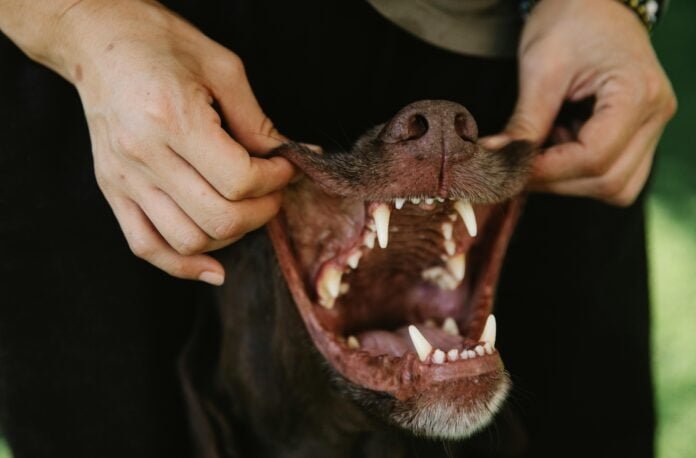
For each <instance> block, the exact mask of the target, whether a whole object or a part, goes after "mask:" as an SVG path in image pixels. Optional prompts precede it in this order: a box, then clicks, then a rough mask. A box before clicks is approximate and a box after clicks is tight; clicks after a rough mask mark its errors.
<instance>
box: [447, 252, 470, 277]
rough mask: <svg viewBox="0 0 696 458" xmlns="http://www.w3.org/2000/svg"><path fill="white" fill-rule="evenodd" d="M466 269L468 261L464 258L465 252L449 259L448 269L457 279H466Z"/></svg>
mask: <svg viewBox="0 0 696 458" xmlns="http://www.w3.org/2000/svg"><path fill="white" fill-rule="evenodd" d="M465 269H466V262H465V258H464V253H459V254H456V255H454V256H452V257H451V258H449V259H447V270H449V271H450V273H451V274H452V275H453V276H454V278H456V279H457V281H462V280H464V272H465Z"/></svg>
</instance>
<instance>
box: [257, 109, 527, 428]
mask: <svg viewBox="0 0 696 458" xmlns="http://www.w3.org/2000/svg"><path fill="white" fill-rule="evenodd" d="M476 136H477V134H476V126H475V123H473V118H471V116H470V115H469V114H468V112H466V110H464V109H463V107H461V106H459V105H456V104H453V103H451V102H442V101H438V102H432V101H426V102H418V103H415V104H412V105H409V106H408V107H406V108H405V109H404V110H402V111H401V112H399V113H398V114H397V115H396V116H395V117H394V118H393V119H392V120H391V121H390V122H389V123H387V124H386V125H384V126H378V127H377V128H375V129H373V130H372V131H370V132H368V133H367V134H365V136H363V138H361V139H360V140H359V141H358V142H356V145H355V146H354V148H353V150H352V151H350V152H343V153H335V154H318V153H315V152H312V151H309V150H307V149H306V148H302V147H300V146H298V145H289V146H288V147H287V148H286V149H285V150H284V151H283V152H282V154H284V155H285V156H286V157H288V158H289V159H290V160H292V161H293V162H295V163H296V164H297V165H298V166H299V167H300V168H302V170H303V171H304V172H305V174H306V175H308V177H309V178H308V179H304V180H302V181H300V182H299V183H296V184H294V185H292V186H291V187H290V188H289V189H288V190H287V191H286V194H285V198H284V204H283V212H282V214H281V216H280V217H279V218H277V219H276V220H274V221H273V222H272V223H271V224H270V225H269V230H270V234H271V239H272V241H273V244H274V247H275V250H276V253H277V255H278V258H279V262H280V266H281V268H282V270H283V273H284V275H285V278H286V280H287V282H288V285H289V287H290V291H291V293H292V295H293V298H294V300H295V302H296V304H297V306H298V309H299V311H300V314H301V315H302V318H303V320H304V322H305V324H306V327H307V329H308V331H309V333H310V335H311V337H312V339H313V341H314V344H315V345H316V347H317V348H318V350H319V351H320V352H321V353H322V355H323V356H324V357H325V358H326V360H327V361H328V362H329V363H330V364H331V366H332V367H333V368H334V369H335V370H336V371H337V372H338V373H340V374H341V375H342V376H343V377H344V378H345V379H347V380H348V381H350V382H352V383H353V384H355V385H358V386H359V387H360V388H363V389H368V390H372V391H376V392H380V393H386V394H388V395H390V396H393V397H394V398H395V399H396V400H398V401H401V402H402V403H407V404H409V403H410V404H409V405H410V406H411V407H410V409H411V410H414V409H415V410H418V409H419V408H420V409H421V410H422V409H424V408H425V407H424V406H426V405H427V406H430V405H434V404H436V403H441V402H443V401H444V402H449V404H448V405H449V407H452V406H454V407H453V408H454V411H474V410H476V409H479V410H481V409H484V410H488V411H489V412H490V411H491V410H494V406H493V404H495V403H498V404H499V403H500V402H501V400H502V398H503V397H504V394H505V391H506V389H507V386H508V382H507V378H506V376H505V375H504V371H503V365H502V361H501V359H500V357H499V354H498V352H497V351H496V348H495V338H496V322H495V318H494V317H493V315H492V314H491V311H492V302H493V296H494V292H495V285H496V281H497V278H498V273H499V271H500V268H501V265H502V261H503V258H504V253H505V248H506V246H507V242H508V240H509V238H510V236H511V234H512V231H513V228H514V225H515V222H516V220H517V216H518V214H519V210H520V207H521V201H522V199H521V197H519V192H520V190H521V188H522V186H523V184H524V177H525V176H526V171H527V165H528V163H529V158H530V157H531V153H530V150H531V148H530V147H528V146H525V145H521V144H517V145H512V146H510V147H508V149H507V150H506V151H501V152H496V153H493V152H489V151H485V150H483V149H482V148H481V147H480V146H479V145H478V144H477V143H476V142H475V140H476ZM375 167H379V170H377V169H376V168H375ZM414 403H417V404H420V407H417V406H415V404H414ZM482 406H483V407H482ZM454 411H453V412H454ZM453 415H455V414H454V413H453ZM489 417H490V415H489ZM470 420H471V419H467V422H468V423H467V425H465V426H462V427H459V428H454V429H452V430H451V431H445V432H442V431H434V430H433V429H432V428H431V429H428V427H424V426H422V427H419V426H418V424H417V423H418V422H419V421H421V420H418V419H417V418H416V417H415V416H414V417H409V418H408V419H405V420H403V421H402V420H401V419H398V418H397V419H396V421H397V422H399V423H400V424H402V426H407V427H411V429H413V430H415V431H416V432H423V433H426V434H434V435H439V436H450V437H452V436H456V435H459V436H461V435H463V434H467V433H469V432H470V431H471V430H472V429H474V428H475V427H478V426H476V425H473V426H472V425H471V424H469V423H472V422H473V420H471V421H470ZM477 421H478V420H477ZM482 421H483V420H482ZM467 428H468V429H467Z"/></svg>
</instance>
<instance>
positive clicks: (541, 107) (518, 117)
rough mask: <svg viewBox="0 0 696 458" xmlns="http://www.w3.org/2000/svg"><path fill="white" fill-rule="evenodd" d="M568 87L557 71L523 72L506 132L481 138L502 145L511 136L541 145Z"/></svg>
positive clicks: (490, 144) (489, 145) (493, 145)
mask: <svg viewBox="0 0 696 458" xmlns="http://www.w3.org/2000/svg"><path fill="white" fill-rule="evenodd" d="M567 91H568V82H567V81H565V80H564V79H563V78H562V77H559V76H558V73H557V72H551V71H547V72H543V70H541V69H539V71H535V70H534V69H532V70H529V71H525V72H523V71H521V72H520V84H519V96H518V98H517V104H516V105H515V110H514V111H513V113H512V116H511V117H510V119H509V121H508V123H507V126H506V127H505V129H504V130H503V132H501V133H499V134H496V135H493V136H490V137H486V138H483V139H481V143H482V144H483V146H485V147H487V148H489V149H499V148H501V147H502V146H503V145H505V144H507V143H509V142H510V141H512V140H528V141H531V142H532V143H533V144H535V145H541V144H542V143H544V141H545V140H546V138H547V137H548V135H549V132H550V131H551V127H552V126H553V122H554V120H555V119H556V116H558V112H559V111H560V109H561V105H562V104H563V101H564V99H565V97H566V94H567Z"/></svg>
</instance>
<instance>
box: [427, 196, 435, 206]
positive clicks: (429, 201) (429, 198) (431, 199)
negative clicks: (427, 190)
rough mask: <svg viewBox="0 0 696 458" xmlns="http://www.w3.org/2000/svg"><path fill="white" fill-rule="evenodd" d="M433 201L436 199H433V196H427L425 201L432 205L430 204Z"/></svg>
mask: <svg viewBox="0 0 696 458" xmlns="http://www.w3.org/2000/svg"><path fill="white" fill-rule="evenodd" d="M433 202H435V199H433V198H432V197H426V198H425V203H426V204H428V205H430V204H432V203H433Z"/></svg>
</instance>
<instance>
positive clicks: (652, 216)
mask: <svg viewBox="0 0 696 458" xmlns="http://www.w3.org/2000/svg"><path fill="white" fill-rule="evenodd" d="M654 43H655V47H656V49H657V52H658V55H659V56H660V59H661V61H662V63H663V65H664V66H665V69H666V70H667V73H668V74H669V76H670V78H671V80H672V83H673V85H674V87H675V90H676V93H677V95H678V97H679V112H678V114H677V116H676V117H675V119H674V120H673V121H672V123H671V124H670V126H669V127H668V128H667V131H666V133H665V136H664V138H663V140H662V142H661V146H660V153H659V156H658V158H657V161H656V165H655V173H654V180H653V184H652V192H651V194H650V199H649V203H648V218H649V219H648V239H649V240H648V250H649V254H650V266H651V288H652V297H653V367H654V369H655V387H656V398H657V412H658V434H657V443H658V454H657V456H658V458H687V457H696V426H694V425H696V153H695V152H694V148H695V147H696V138H695V137H696V2H693V1H687V0H673V1H672V2H671V6H670V11H669V14H667V16H666V17H665V18H664V20H663V22H662V23H661V24H660V26H659V27H658V29H657V30H656V32H655V35H654ZM0 458H11V455H10V452H9V450H8V449H7V447H6V446H5V444H4V443H3V442H2V441H1V440H0Z"/></svg>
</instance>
